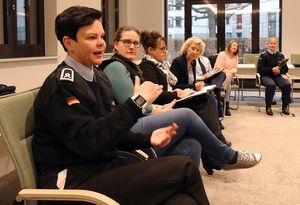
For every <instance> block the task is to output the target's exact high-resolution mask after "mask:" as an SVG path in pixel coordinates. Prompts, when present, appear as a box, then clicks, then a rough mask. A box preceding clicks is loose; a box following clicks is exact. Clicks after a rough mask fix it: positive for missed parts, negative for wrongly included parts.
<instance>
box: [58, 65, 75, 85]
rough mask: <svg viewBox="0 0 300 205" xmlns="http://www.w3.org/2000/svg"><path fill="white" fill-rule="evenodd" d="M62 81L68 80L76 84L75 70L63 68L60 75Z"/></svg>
mask: <svg viewBox="0 0 300 205" xmlns="http://www.w3.org/2000/svg"><path fill="white" fill-rule="evenodd" d="M60 80H68V81H71V82H74V70H72V69H71V68H63V69H62V70H61V74H60Z"/></svg>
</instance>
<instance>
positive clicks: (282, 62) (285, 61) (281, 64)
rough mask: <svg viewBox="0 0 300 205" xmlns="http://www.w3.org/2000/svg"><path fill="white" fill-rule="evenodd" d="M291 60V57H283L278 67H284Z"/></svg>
mask: <svg viewBox="0 0 300 205" xmlns="http://www.w3.org/2000/svg"><path fill="white" fill-rule="evenodd" d="M288 61H289V58H284V59H282V60H281V61H280V62H279V63H278V67H279V68H282V67H283V66H285V65H286V64H287V62H288Z"/></svg>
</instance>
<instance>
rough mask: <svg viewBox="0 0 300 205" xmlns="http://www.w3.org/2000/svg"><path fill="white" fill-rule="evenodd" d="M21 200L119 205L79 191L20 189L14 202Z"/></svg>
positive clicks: (105, 197) (99, 195) (90, 193)
mask: <svg viewBox="0 0 300 205" xmlns="http://www.w3.org/2000/svg"><path fill="white" fill-rule="evenodd" d="M22 200H48V201H49V200H50V201H58V200H59V201H83V202H90V203H93V204H98V205H119V203H117V202H116V201H115V200H113V199H111V198H109V197H107V196H105V195H103V194H100V193H97V192H94V191H88V190H79V189H64V190H59V189H22V190H21V191H20V192H19V193H18V196H17V197H16V201H17V202H21V201H22Z"/></svg>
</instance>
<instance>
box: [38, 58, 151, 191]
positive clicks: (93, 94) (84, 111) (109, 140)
mask: <svg viewBox="0 0 300 205" xmlns="http://www.w3.org/2000/svg"><path fill="white" fill-rule="evenodd" d="M94 73H95V76H94V81H93V82H88V81H86V80H84V79H83V78H82V77H81V76H80V75H79V74H78V73H77V72H75V71H74V69H73V68H71V67H68V66H67V65H66V64H65V63H64V62H63V63H62V64H61V65H59V66H58V68H57V69H56V70H55V71H54V72H53V73H51V74H50V75H49V76H48V78H47V79H46V80H45V82H44V84H43V85H42V87H41V89H40V91H39V94H38V96H37V98H36V100H35V102H34V112H35V131H34V137H33V143H32V151H33V158H34V161H35V164H36V168H37V172H38V178H39V182H40V186H41V187H46V188H47V187H52V186H54V185H53V184H54V183H55V182H56V181H55V180H53V179H56V178H57V174H58V172H60V171H61V170H64V169H68V177H67V180H68V181H67V183H66V184H67V186H66V187H68V188H72V187H76V185H77V184H79V183H80V182H81V181H82V180H85V179H87V178H88V177H90V176H91V175H93V174H96V173H99V172H102V171H105V170H108V169H111V168H114V167H115V166H117V165H116V163H115V159H116V156H117V151H118V150H119V149H122V150H134V149H138V148H143V147H149V146H150V135H144V134H140V133H132V132H131V131H130V128H131V127H132V126H133V125H134V124H135V123H136V122H137V119H138V118H139V117H142V112H141V110H140V108H138V107H137V106H136V105H135V104H134V102H132V100H131V99H128V100H127V101H126V102H125V103H124V104H122V105H119V106H117V107H114V105H113V98H112V94H111V93H112V91H111V85H110V83H109V81H108V79H107V77H106V75H105V74H104V73H103V72H102V71H99V70H96V69H94ZM49 181H50V182H49ZM49 183H50V184H51V185H49Z"/></svg>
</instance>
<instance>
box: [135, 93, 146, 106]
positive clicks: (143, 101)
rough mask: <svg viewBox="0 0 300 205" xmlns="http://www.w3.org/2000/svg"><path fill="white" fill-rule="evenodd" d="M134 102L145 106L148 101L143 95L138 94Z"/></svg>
mask: <svg viewBox="0 0 300 205" xmlns="http://www.w3.org/2000/svg"><path fill="white" fill-rule="evenodd" d="M134 102H135V103H136V104H138V105H139V106H140V107H143V105H144V104H145V103H146V102H147V101H146V100H145V99H144V98H143V97H142V96H140V95H138V96H137V97H136V98H135V99H134Z"/></svg>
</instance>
